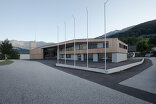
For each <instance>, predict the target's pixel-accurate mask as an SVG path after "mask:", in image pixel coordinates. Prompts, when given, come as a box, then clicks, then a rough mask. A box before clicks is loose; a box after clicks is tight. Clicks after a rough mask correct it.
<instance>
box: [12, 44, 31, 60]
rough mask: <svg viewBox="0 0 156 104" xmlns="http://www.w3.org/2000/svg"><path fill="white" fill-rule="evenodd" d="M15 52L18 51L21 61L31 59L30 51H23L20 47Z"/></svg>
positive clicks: (15, 48)
mask: <svg viewBox="0 0 156 104" xmlns="http://www.w3.org/2000/svg"><path fill="white" fill-rule="evenodd" d="M13 49H14V50H16V51H17V52H18V54H19V59H30V54H29V50H28V49H23V48H19V47H14V48H13Z"/></svg>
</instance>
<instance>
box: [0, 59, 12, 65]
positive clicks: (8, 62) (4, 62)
mask: <svg viewBox="0 0 156 104" xmlns="http://www.w3.org/2000/svg"><path fill="white" fill-rule="evenodd" d="M11 63H13V61H10V60H6V61H3V62H0V66H2V65H8V64H11Z"/></svg>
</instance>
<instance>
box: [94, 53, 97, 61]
mask: <svg viewBox="0 0 156 104" xmlns="http://www.w3.org/2000/svg"><path fill="white" fill-rule="evenodd" d="M93 62H98V54H97V53H94V54H93Z"/></svg>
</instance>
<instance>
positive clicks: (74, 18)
mask: <svg viewBox="0 0 156 104" xmlns="http://www.w3.org/2000/svg"><path fill="white" fill-rule="evenodd" d="M73 20H74V66H75V65H76V62H75V17H74V16H73Z"/></svg>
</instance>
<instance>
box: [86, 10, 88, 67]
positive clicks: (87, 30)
mask: <svg viewBox="0 0 156 104" xmlns="http://www.w3.org/2000/svg"><path fill="white" fill-rule="evenodd" d="M86 13H87V68H88V9H87V8H86Z"/></svg>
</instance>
